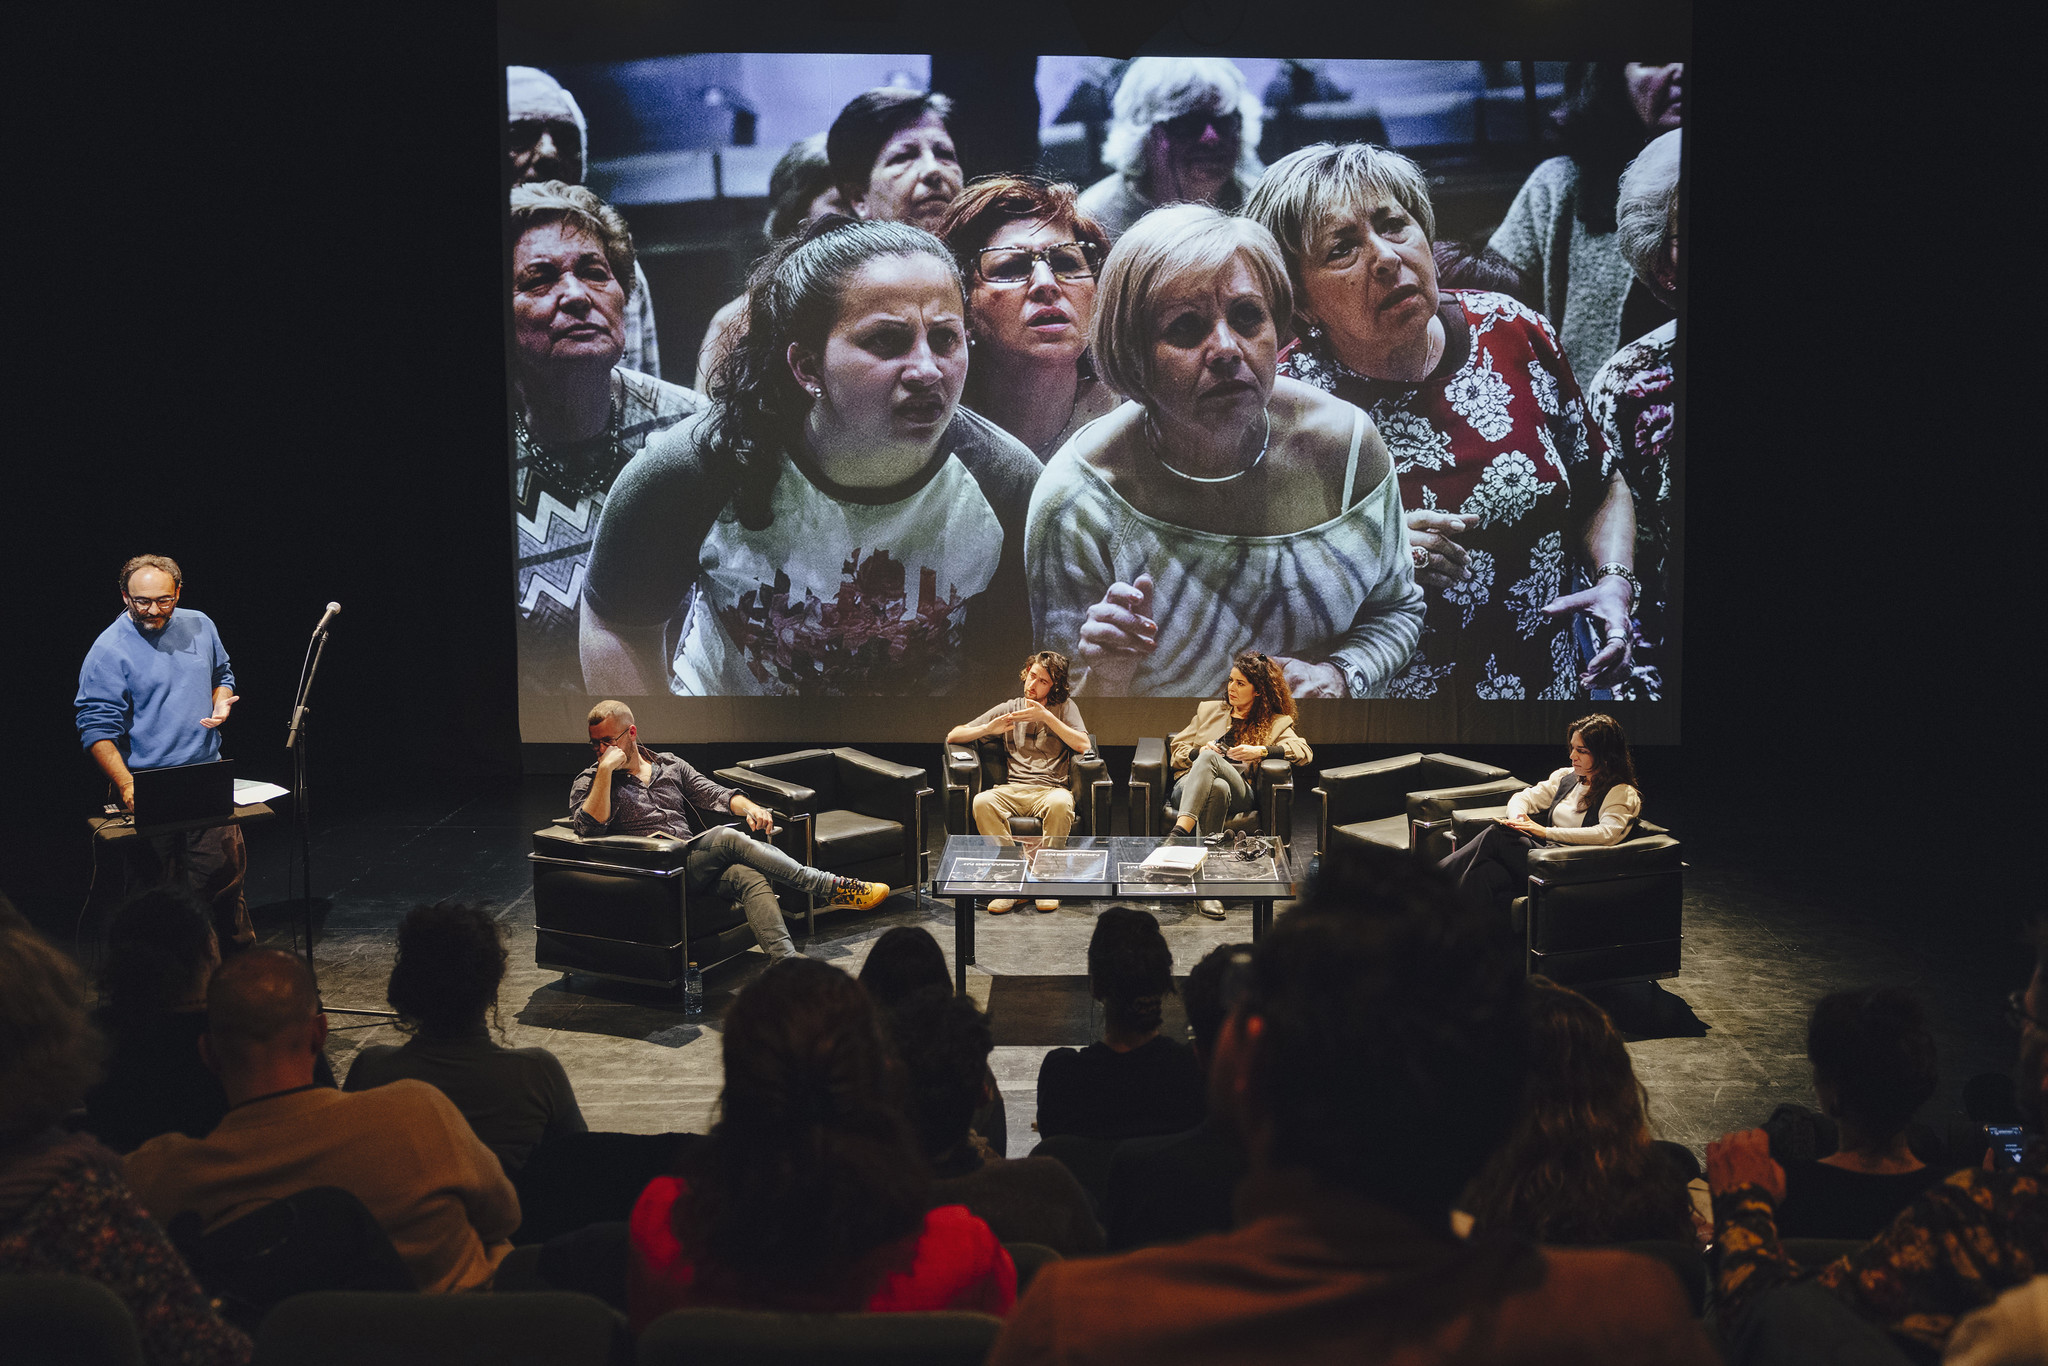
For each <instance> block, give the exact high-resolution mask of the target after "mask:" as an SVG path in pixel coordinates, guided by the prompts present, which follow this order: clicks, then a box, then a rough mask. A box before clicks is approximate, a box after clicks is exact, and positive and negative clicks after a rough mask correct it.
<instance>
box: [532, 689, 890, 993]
mask: <svg viewBox="0 0 2048 1366" xmlns="http://www.w3.org/2000/svg"><path fill="white" fill-rule="evenodd" d="M589 724H590V743H591V744H592V745H593V746H595V747H596V749H597V753H598V758H597V762H596V763H594V764H592V765H591V766H590V767H589V768H586V769H584V770H583V771H582V772H581V773H579V774H577V775H576V782H575V785H574V786H573V787H571V788H570V789H569V814H570V816H571V817H572V818H573V819H574V821H575V823H576V833H577V834H579V835H662V836H667V837H668V838H670V839H679V840H689V841H690V852H689V854H688V855H687V856H686V862H685V871H684V874H683V877H684V881H685V882H686V883H687V885H688V887H689V890H690V892H691V894H692V895H703V894H704V893H706V892H711V891H716V892H717V894H718V895H720V896H723V897H726V898H728V899H730V900H732V901H736V902H738V903H739V904H740V906H741V907H742V908H744V909H745V911H746V913H747V923H748V924H749V925H752V926H753V927H754V939H755V941H756V942H757V943H759V944H760V946H761V948H762V950H763V951H764V952H766V953H767V955H768V957H769V958H771V959H778V958H789V957H793V956H795V954H796V951H797V950H796V945H795V943H793V942H792V941H791V940H790V937H789V927H788V926H786V925H784V924H783V923H782V906H781V903H779V902H777V901H776V899H775V893H774V891H773V890H772V889H771V888H770V887H769V886H768V884H769V882H770V881H774V882H780V883H783V884H785V885H787V886H790V887H795V888H797V889H798V890H800V891H805V892H811V893H813V894H815V895H818V896H823V897H829V898H831V900H830V901H828V902H826V903H825V905H823V906H821V907H820V908H819V909H821V910H830V909H836V908H838V907H841V906H852V907H856V908H860V909H866V908H867V907H869V906H878V905H880V904H881V903H882V900H883V898H885V897H887V896H888V895H889V887H888V884H887V883H882V882H861V881H859V880H858V879H855V878H850V877H834V876H833V875H832V874H830V873H828V872H825V871H824V870H823V869H820V868H806V867H805V866H804V865H803V864H801V863H798V862H797V861H796V860H795V859H793V858H791V857H790V856H789V855H787V854H785V853H783V852H782V851H781V850H780V849H777V848H776V847H775V846H774V845H772V844H769V843H767V842H765V841H763V840H757V839H753V838H750V837H749V836H748V835H747V834H746V833H744V832H742V831H741V830H739V829H737V828H735V827H733V826H730V825H720V826H713V827H710V828H708V829H707V828H706V827H705V825H704V823H703V821H702V819H701V818H700V816H699V813H700V812H703V811H730V812H731V813H732V814H733V815H735V816H738V817H739V818H740V819H741V820H743V821H745V822H746V823H747V825H748V827H749V828H750V829H753V830H766V829H768V828H769V827H770V826H771V825H773V824H774V821H775V818H774V815H773V813H771V812H770V811H769V810H768V808H767V807H765V806H761V805H758V804H756V803H755V802H752V801H750V800H748V799H747V798H746V797H744V796H742V795H741V794H740V793H739V791H738V790H737V789H735V788H730V787H720V786H719V785H718V784H717V783H714V782H712V781H711V780H710V779H709V778H707V777H705V776H704V775H703V774H701V773H699V772H698V771H697V770H696V769H694V768H692V767H690V766H689V765H688V764H686V763H684V762H683V761H682V760H681V759H678V758H677V757H676V756H675V755H673V754H665V753H663V752H661V751H659V750H652V749H646V748H644V747H642V746H641V744H640V742H639V740H640V728H639V727H638V726H636V725H634V724H633V712H632V709H631V708H630V707H628V706H627V705H626V704H625V703H623V702H613V701H604V702H600V703H598V704H597V705H596V706H594V707H592V708H591V709H590V718H589Z"/></svg>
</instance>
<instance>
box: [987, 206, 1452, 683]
mask: <svg viewBox="0 0 2048 1366" xmlns="http://www.w3.org/2000/svg"><path fill="white" fill-rule="evenodd" d="M1293 308H1294V293H1293V289H1292V287H1291V286H1290V285H1289V282H1288V279H1287V270H1286V264H1285V262H1284V261H1283V260H1282V259H1281V256H1280V251H1279V248H1278V247H1277V246H1275V244H1274V242H1273V238H1272V235H1271V234H1269V233H1268V232H1266V231H1265V230H1264V229H1263V228H1261V227H1259V226H1258V225H1257V224H1255V223H1252V222H1249V221H1247V220H1245V219H1242V218H1232V217H1229V216H1228V215H1225V214H1222V213H1219V212H1218V211H1216V210H1215V209H1212V208H1208V207H1206V206H1204V205H1198V204H1180V205H1175V206H1173V207H1172V208H1165V209H1158V210H1155V211H1153V212H1152V213H1149V214H1147V215H1145V217H1143V218H1142V219H1140V220H1138V222H1137V223H1136V224H1134V225H1133V226H1132V227H1131V229H1130V231H1129V232H1127V233H1125V234H1124V236H1123V237H1122V238H1121V239H1120V240H1119V241H1118V242H1117V244H1116V247H1115V249H1114V250H1112V251H1111V252H1110V254H1109V259H1108V260H1107V261H1106V262H1105V263H1104V265H1103V268H1102V276H1101V284H1100V288H1099V290H1098V298H1097V302H1096V309H1095V323H1094V330H1093V347H1094V355H1095V362H1096V366H1097V369H1098V371H1099V372H1100V373H1101V375H1102V376H1103V378H1104V379H1105V380H1106V381H1108V383H1109V384H1110V386H1111V387H1112V388H1114V389H1116V390H1117V391H1118V392H1119V393H1121V394H1124V395H1125V396H1126V397H1128V398H1130V399H1132V400H1133V401H1132V402H1130V403H1126V404H1124V405H1123V406H1122V407H1120V408H1118V409H1117V410H1116V411H1115V412H1113V413H1110V414H1109V415H1108V416H1106V417H1103V418H1100V419H1098V420H1097V421H1095V422H1092V423H1090V424H1089V425H1088V426H1086V427H1084V428H1082V429H1081V430H1080V431H1079V432H1078V433H1076V434H1075V436H1074V438H1073V439H1072V440H1071V441H1069V442H1068V443H1067V444H1066V446H1065V447H1063V448H1062V449H1061V450H1060V452H1059V454H1057V455H1056V456H1054V457H1053V459H1052V462H1051V463H1050V464H1049V465H1047V467H1046V471H1045V475H1044V477H1043V478H1041V479H1040V480H1039V482H1038V488H1037V490H1036V491H1035V492H1034V493H1033V495H1032V499H1031V518H1030V522H1029V525H1028V527H1027V528H1026V531H1025V561H1026V569H1027V572H1028V573H1029V576H1030V581H1031V612H1032V625H1033V629H1034V630H1035V631H1036V633H1037V637H1038V642H1039V643H1040V644H1041V645H1043V646H1046V647H1047V648H1050V649H1055V650H1060V651H1062V652H1064V653H1066V654H1067V655H1068V656H1069V658H1071V659H1073V660H1074V661H1075V663H1076V664H1077V665H1080V666H1083V667H1085V668H1087V670H1088V679H1087V683H1086V692H1087V694H1088V695H1090V696H1102V695H1106V694H1108V695H1114V694H1128V695H1133V696H1151V697H1203V696H1207V695H1210V694H1212V693H1217V692H1220V691H1222V688H1223V684H1224V680H1225V676H1226V675H1227V674H1228V672H1229V669H1230V660H1231V658H1232V657H1233V656H1234V655H1236V654H1237V653H1238V652H1239V651H1241V650H1247V649H1256V650H1261V651H1264V652H1265V653H1266V654H1268V655H1270V656H1272V657H1273V660H1274V662H1275V663H1276V664H1278V665H1279V666H1280V668H1281V671H1282V674H1283V676H1284V678H1285V679H1286V684H1287V689H1288V691H1289V692H1291V693H1292V694H1294V695H1295V696H1299V697H1377V696H1381V695H1383V694H1384V692H1385V690H1386V685H1387V680H1388V679H1389V678H1391V677H1392V676H1393V675H1394V674H1395V672H1397V671H1398V670H1399V669H1400V668H1401V666H1402V665H1403V664H1404V663H1405V662H1406V661H1407V659H1408V655H1409V653H1410V652H1411V651H1412V650H1413V649H1414V647H1415V641H1416V638H1417V637H1418V636H1419V635H1420V633H1421V628H1422V593H1421V590H1419V589H1418V588H1417V587H1416V586H1415V579H1414V574H1413V572H1412V570H1411V569H1410V567H1409V562H1408V553H1407V545H1406V543H1405V539H1404V533H1403V530H1402V526H1401V504H1400V497H1399V490H1398V488H1397V486H1396V483H1395V480H1394V472H1393V467H1392V465H1391V464H1390V462H1389V461H1388V459H1387V454H1386V448H1385V446H1383V445H1382V444H1381V442H1380V438H1379V433H1378V432H1377V431H1375V430H1374V428H1373V424H1372V422H1371V421H1370V420H1369V419H1368V418H1367V417H1366V415H1365V414H1364V413H1363V412H1362V411H1360V410H1359V409H1357V408H1355V407H1353V406H1352V405H1351V404H1349V403H1346V402H1344V401H1343V400H1341V399H1336V398H1333V397H1332V396H1330V395H1328V394H1324V393H1321V392H1319V391H1317V390H1315V389H1313V388H1311V387H1310V386H1308V385H1304V384H1299V383H1296V382H1295V381H1293V380H1288V379H1278V378H1276V377H1275V374H1274V362H1275V359H1276V357H1277V356H1278V354H1279V348H1280V338H1281V336H1282V335H1283V334H1284V333H1285V331H1286V329H1287V326H1288V323H1289V319H1290V316H1291V315H1292V312H1293Z"/></svg>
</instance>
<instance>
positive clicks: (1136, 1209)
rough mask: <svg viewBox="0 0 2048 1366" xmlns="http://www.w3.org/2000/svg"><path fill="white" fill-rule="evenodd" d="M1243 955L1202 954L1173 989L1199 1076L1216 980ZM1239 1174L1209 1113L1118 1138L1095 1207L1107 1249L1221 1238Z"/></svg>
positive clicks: (1217, 998)
mask: <svg viewBox="0 0 2048 1366" xmlns="http://www.w3.org/2000/svg"><path fill="white" fill-rule="evenodd" d="M1251 951H1252V946H1251V945H1250V944H1223V945H1220V946H1218V947H1216V948H1213V949H1211V950H1209V952H1208V953H1207V954H1206V955H1205V956H1204V957H1203V958H1202V961H1201V962H1199V963H1197V964H1195V966H1194V967H1193V969H1191V970H1190V971H1189V973H1188V980H1187V985H1186V986H1184V987H1182V988H1181V1003H1182V1004H1183V1005H1184V1006H1185V1007H1186V1009H1187V1014H1188V1031H1189V1033H1190V1034H1191V1035H1192V1039H1191V1041H1190V1046H1191V1047H1192V1048H1193V1049H1194V1053H1195V1061H1196V1062H1197V1063H1198V1064H1199V1065H1200V1066H1201V1068H1202V1071H1203V1073H1204V1075H1207V1073H1208V1071H1209V1061H1210V1059H1211V1058H1213V1057H1215V1055H1216V1035H1217V1033H1218V1032H1219V1031H1220V1030H1221V1029H1222V1028H1223V982H1224V979H1225V977H1226V976H1228V974H1229V973H1230V970H1231V968H1232V966H1233V965H1235V964H1246V965H1248V964H1249V963H1250V962H1251ZM1244 1174H1245V1156H1244V1148H1243V1146H1242V1145H1241V1144H1240V1143H1239V1142H1238V1141H1237V1136H1236V1135H1235V1134H1233V1133H1231V1132H1230V1129H1229V1127H1228V1126H1227V1125H1225V1124H1223V1123H1221V1122H1219V1121H1218V1119H1217V1117H1216V1115H1215V1113H1214V1112H1213V1111H1212V1112H1211V1113H1210V1114H1208V1115H1207V1116H1205V1117H1204V1118H1203V1120H1202V1122H1201V1123H1200V1124H1197V1125H1196V1126H1195V1127H1194V1128H1192V1129H1189V1130H1188V1131H1187V1132H1186V1133H1179V1134H1167V1135H1163V1136H1160V1137H1154V1138H1132V1139H1126V1140H1125V1141H1124V1142H1122V1143H1120V1144H1118V1145H1117V1150H1116V1154H1115V1155H1114V1156H1113V1157H1112V1158H1111V1159H1110V1163H1109V1181H1108V1187H1107V1192H1106V1198H1105V1200H1104V1202H1103V1222H1104V1223H1105V1224H1106V1225H1107V1226H1108V1231H1109V1246H1110V1248H1111V1249H1112V1250H1114V1251H1118V1252H1121V1251H1123V1250H1125V1249H1127V1248H1133V1247H1144V1246H1146V1245H1147V1244H1151V1243H1177V1242H1181V1241H1184V1240H1186V1239H1188V1238H1193V1237H1195V1236H1196V1235H1198V1234H1203V1233H1221V1232H1223V1231H1224V1230H1225V1229H1227V1228H1229V1227H1230V1217H1231V1216H1230V1202H1231V1200H1232V1198H1233V1197H1234V1196H1235V1195H1236V1193H1237V1184H1238V1182H1240V1181H1242V1180H1243V1179H1244Z"/></svg>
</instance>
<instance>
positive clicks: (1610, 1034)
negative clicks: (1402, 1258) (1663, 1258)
mask: <svg viewBox="0 0 2048 1366" xmlns="http://www.w3.org/2000/svg"><path fill="white" fill-rule="evenodd" d="M1529 986H1530V993H1529V1001H1530V1010H1529V1018H1530V1031H1529V1041H1530V1048H1529V1069H1530V1076H1529V1083H1528V1089H1527V1092H1526V1094H1525V1097H1524V1099H1523V1102H1522V1107H1521V1110H1520V1112H1519V1113H1518V1114H1517V1116H1516V1118H1515V1126H1514V1128H1513V1129H1512V1130H1510V1131H1509V1133H1508V1136H1507V1141H1506V1142H1504V1143H1502V1144H1501V1146H1500V1147H1499V1148H1498V1149H1496V1150H1495V1151H1494V1154H1493V1156H1492V1158H1491V1159H1489V1160H1488V1162H1487V1164H1486V1166H1485V1167H1484V1168H1482V1169H1481V1170H1480V1173H1479V1175H1478V1176H1477V1177H1475V1178H1473V1181H1472V1184H1471V1186H1470V1187H1468V1188H1467V1190H1466V1192H1465V1198H1464V1199H1463V1200H1462V1201H1461V1202H1460V1207H1461V1208H1462V1209H1464V1210H1465V1211H1466V1212H1467V1213H1469V1214H1470V1215H1471V1216H1472V1219H1473V1225H1474V1227H1475V1228H1477V1229H1479V1230H1482V1231H1494V1230H1498V1231H1500V1232H1505V1233H1519V1234H1521V1235H1522V1236H1523V1237H1525V1238H1533V1239H1534V1240H1536V1241H1537V1242H1539V1243H1548V1244H1553V1245H1561V1246H1566V1247H1581V1246H1590V1245H1595V1244H1600V1243H1626V1242H1635V1241H1638V1240H1643V1239H1667V1240H1670V1241H1672V1242H1679V1243H1686V1244H1691V1243H1692V1242H1693V1241H1694V1240H1695V1232H1696V1231H1695V1228H1694V1221H1693V1210H1692V1199H1691V1197H1690V1195H1689V1194H1688V1193H1687V1190H1686V1182H1687V1180H1688V1178H1689V1175H1690V1173H1687V1172H1684V1171H1680V1170H1678V1169H1677V1168H1676V1167H1675V1166H1674V1165H1673V1164H1672V1163H1671V1162H1670V1161H1669V1160H1668V1159H1667V1158H1666V1157H1665V1156H1664V1153H1663V1152H1662V1151H1661V1150H1660V1149H1659V1148H1658V1147H1657V1145H1656V1144H1655V1143H1654V1142H1653V1141H1652V1139H1651V1138H1650V1118H1649V1100H1648V1097H1647V1095H1646V1094H1645V1093H1644V1091H1643V1084H1642V1083H1641V1082H1639V1081H1637V1080H1636V1074H1635V1069H1634V1068H1633V1067H1631V1066H1630V1065H1629V1058H1628V1047H1627V1045H1625V1044H1624V1043H1623V1042H1622V1038H1621V1031H1620V1030H1618V1029H1616V1028H1615V1027H1614V1021H1613V1020H1611V1019H1609V1018H1608V1016H1607V1012H1606V1011H1604V1010H1602V1009H1601V1008H1600V1007H1599V1006H1597V1005H1594V1004H1593V1003H1592V1002H1591V1001H1589V1000H1587V999H1586V998H1585V997H1583V996H1581V995H1579V993H1577V992H1576V991H1571V990H1569V989H1567V988H1565V987H1561V986H1558V985H1557V984H1556V983H1554V982H1551V981H1550V980H1548V979H1547V978H1543V977H1536V978H1532V979H1530V983H1529Z"/></svg>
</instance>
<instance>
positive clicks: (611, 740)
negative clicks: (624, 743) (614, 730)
mask: <svg viewBox="0 0 2048 1366" xmlns="http://www.w3.org/2000/svg"><path fill="white" fill-rule="evenodd" d="M626 735H627V732H626V731H623V730H622V731H620V732H619V733H618V734H617V735H593V736H591V737H590V747H591V748H592V749H603V748H604V747H605V746H606V745H616V744H617V743H619V741H621V740H623V739H625V738H626Z"/></svg>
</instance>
